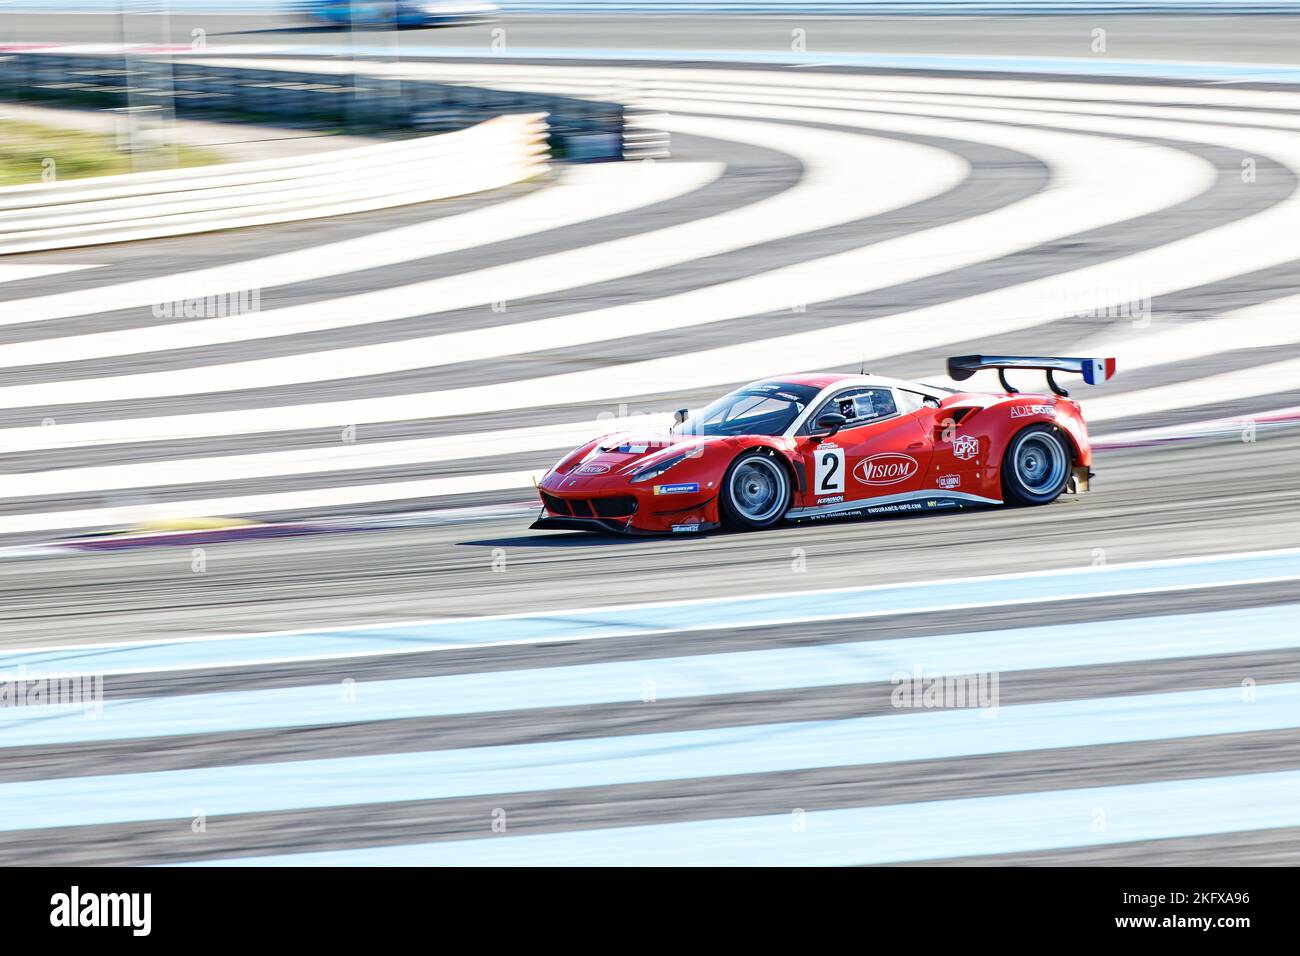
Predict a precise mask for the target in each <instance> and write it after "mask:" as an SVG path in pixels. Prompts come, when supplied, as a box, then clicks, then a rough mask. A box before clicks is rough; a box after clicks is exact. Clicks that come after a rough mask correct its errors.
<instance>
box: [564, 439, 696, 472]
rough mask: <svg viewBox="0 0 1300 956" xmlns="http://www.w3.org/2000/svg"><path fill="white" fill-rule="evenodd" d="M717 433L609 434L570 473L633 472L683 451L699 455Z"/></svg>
mask: <svg viewBox="0 0 1300 956" xmlns="http://www.w3.org/2000/svg"><path fill="white" fill-rule="evenodd" d="M719 440H720V439H719V438H716V437H713V436H701V435H673V434H670V433H645V432H618V433H616V434H613V435H606V436H605V437H604V438H602V439H601V440H600V441H599V442H598V443H597V444H596V446H595V447H594V448H592V450H591V451H589V452H588V453H587V454H586V455H584V456H583V458H582V459H581V460H580V461H579V462H577V463H576V464H575V465H574V466H573V467H572V468H571V469H570V470H569V471H568V474H570V475H592V476H594V475H606V474H630V473H631V472H634V471H638V470H640V469H641V468H643V467H648V466H650V465H653V464H655V463H656V462H659V461H662V460H664V459H668V458H674V457H676V456H678V455H682V454H699V453H700V452H702V451H703V450H704V449H705V448H706V447H707V446H708V445H710V444H712V443H714V442H717V441H719Z"/></svg>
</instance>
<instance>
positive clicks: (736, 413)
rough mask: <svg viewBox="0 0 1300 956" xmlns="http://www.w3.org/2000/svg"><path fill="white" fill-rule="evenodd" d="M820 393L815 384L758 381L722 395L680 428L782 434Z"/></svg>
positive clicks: (695, 431) (705, 432)
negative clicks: (813, 385)
mask: <svg viewBox="0 0 1300 956" xmlns="http://www.w3.org/2000/svg"><path fill="white" fill-rule="evenodd" d="M817 393H818V389H816V388H813V387H812V386H811V385H793V384H791V383H789V382H757V383H755V384H753V385H746V386H745V387H744V388H738V389H736V390H735V391H734V392H731V393H730V394H728V395H724V396H722V397H721V398H720V399H718V400H717V401H716V402H714V403H713V404H712V405H710V406H709V407H708V408H706V409H704V410H703V411H700V412H696V413H695V414H694V415H692V416H691V417H690V418H688V419H687V420H686V421H684V422H683V423H682V424H681V425H680V426H678V428H677V429H676V431H677V432H678V433H679V434H684V435H780V434H783V433H784V432H785V430H786V429H787V428H789V427H790V426H791V425H792V424H793V423H794V420H795V419H796V418H798V417H799V413H800V412H802V411H803V410H804V409H805V408H806V407H807V406H808V403H809V402H811V401H812V400H813V399H814V398H816V397H817Z"/></svg>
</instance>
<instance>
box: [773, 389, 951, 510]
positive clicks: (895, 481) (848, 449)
mask: <svg viewBox="0 0 1300 956" xmlns="http://www.w3.org/2000/svg"><path fill="white" fill-rule="evenodd" d="M827 412H838V413H839V414H841V415H843V416H844V417H845V418H847V419H848V423H847V424H846V425H845V426H844V427H843V428H841V429H840V430H839V431H838V432H837V433H836V434H834V435H831V436H829V437H823V436H825V431H824V430H819V429H818V428H817V426H816V422H817V419H818V418H820V417H821V416H822V415H824V414H826V413H827ZM800 432H801V434H800V435H799V436H798V441H799V449H800V453H801V454H802V455H803V458H804V463H805V468H806V485H807V488H808V492H807V494H805V496H804V506H805V507H809V508H815V509H817V510H819V511H822V510H825V511H827V512H833V511H842V510H852V509H853V507H854V504H855V503H867V504H871V503H872V502H873V500H875V499H879V500H876V501H875V503H876V504H885V503H888V502H894V501H900V500H905V499H907V498H909V497H914V496H915V495H916V493H917V492H919V491H920V490H921V489H923V488H925V487H927V485H926V479H927V477H928V470H929V467H930V456H931V445H932V441H933V439H932V437H931V435H930V434H929V433H928V432H927V431H926V430H925V429H924V428H923V427H922V425H921V423H920V421H919V420H918V419H917V416H916V413H915V412H912V411H906V410H903V409H900V408H899V404H898V400H897V398H896V396H895V394H894V390H893V389H892V388H888V387H885V386H878V385H873V386H855V387H853V388H848V389H845V390H844V391H842V392H838V393H836V394H835V395H832V396H831V397H830V398H829V399H827V400H826V401H825V402H824V403H823V404H822V405H821V406H820V407H819V408H818V409H817V411H815V412H814V413H813V414H812V415H811V416H810V417H809V418H808V421H807V422H806V423H805V425H804V427H803V428H801V429H800Z"/></svg>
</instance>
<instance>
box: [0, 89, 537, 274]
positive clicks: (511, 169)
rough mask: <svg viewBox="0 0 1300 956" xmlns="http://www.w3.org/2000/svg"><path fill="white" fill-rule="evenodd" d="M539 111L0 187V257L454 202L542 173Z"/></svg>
mask: <svg viewBox="0 0 1300 956" xmlns="http://www.w3.org/2000/svg"><path fill="white" fill-rule="evenodd" d="M545 138H546V122H545V117H544V115H543V114H532V115H526V114H520V115H512V116H500V117H497V118H495V119H491V120H488V121H486V122H483V123H480V124H479V125H477V126H473V127H471V128H469V129H464V130H460V131H458V132H453V133H443V134H441V135H435V136H421V137H418V138H415V139H408V140H401V141H399V142H392V143H379V144H376V145H373V146H362V147H358V148H355V149H343V150H338V151H336V152H330V153H324V154H319V155H313V156H306V157H303V156H295V157H292V158H287V159H274V160H261V161H257V162H249V163H229V164H223V165H217V166H206V167H199V168H195V169H175V170H167V171H165V172H150V173H129V174H127V175H122V176H103V177H97V178H93V179H74V180H68V181H65V182H58V183H40V184H34V185H24V186H9V187H5V188H3V189H0V254H6V253H13V252H35V251H39V250H43V249H61V248H69V247H74V246H87V245H99V244H103V243H110V242H124V241H128V240H135V239H153V238H158V237H162V236H178V235H186V234H189V233H196V232H208V231H211V230H216V229H234V228H239V227H243V226H254V225H263V224H267V223H277V222H291V221H295V220H301V219H315V218H319V217H323V216H338V215H345V214H348V213H355V212H365V211H368V210H372V209H387V208H391V207H393V206H402V205H408V204H411V203H419V202H427V201H429V200H434V199H444V198H447V197H449V196H462V195H466V194H469V193H475V192H480V191H483V190H486V189H493V188H496V187H499V186H505V185H508V184H510V183H514V182H519V181H520V180H523V179H527V178H529V177H532V176H536V175H539V174H540V173H542V172H544V171H545V170H546V168H547V167H546V152H547V151H546V144H545Z"/></svg>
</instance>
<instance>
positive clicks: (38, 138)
mask: <svg viewBox="0 0 1300 956" xmlns="http://www.w3.org/2000/svg"><path fill="white" fill-rule="evenodd" d="M174 150H175V156H176V165H177V166H207V165H209V164H211V163H219V162H222V161H223V159H222V157H221V155H220V154H218V153H215V152H213V151H212V150H207V149H199V148H196V147H193V146H176V147H174ZM157 152H158V155H159V156H160V157H161V156H166V155H167V154H166V153H165V152H163V151H161V150H159V151H157ZM147 161H148V160H147V159H146V162H147ZM140 168H142V169H143V168H151V167H149V166H145V165H142V166H141V167H140ZM47 170H49V171H50V172H49V173H47ZM131 171H132V168H131V155H130V154H129V153H124V152H121V151H120V150H118V148H117V143H116V139H115V137H113V136H111V135H107V134H104V133H89V132H85V131H84V130H75V129H64V128H62V127H59V126H46V125H44V124H42V123H31V122H27V121H25V120H9V119H0V186H17V185H24V184H27V183H39V182H46V181H50V176H51V175H52V176H53V178H54V180H57V181H59V182H62V181H63V180H66V179H83V178H85V177H87V176H114V175H117V174H118V173H129V172H131Z"/></svg>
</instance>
